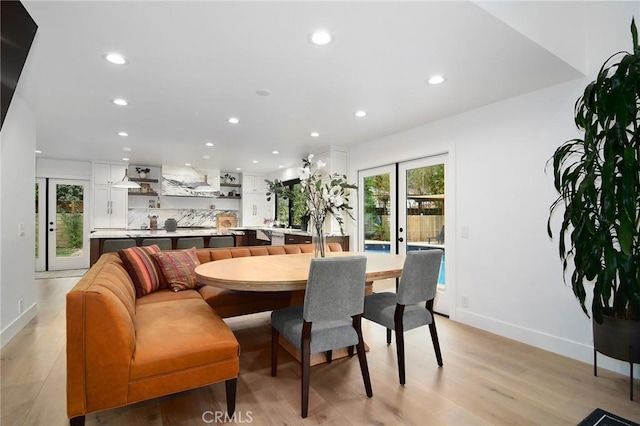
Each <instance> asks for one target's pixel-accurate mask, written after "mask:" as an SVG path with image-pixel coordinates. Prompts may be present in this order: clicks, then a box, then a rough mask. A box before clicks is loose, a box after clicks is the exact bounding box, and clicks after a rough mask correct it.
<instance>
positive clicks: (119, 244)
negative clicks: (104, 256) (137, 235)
mask: <svg viewBox="0 0 640 426" xmlns="http://www.w3.org/2000/svg"><path fill="white" fill-rule="evenodd" d="M135 245H136V240H134V239H133V238H123V239H109V240H105V241H104V243H103V244H102V253H112V252H115V251H118V250H122V249H126V248H129V247H135Z"/></svg>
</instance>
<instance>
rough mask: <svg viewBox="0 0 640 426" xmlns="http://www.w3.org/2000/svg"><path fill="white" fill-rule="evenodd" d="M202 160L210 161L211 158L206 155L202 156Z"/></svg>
mask: <svg viewBox="0 0 640 426" xmlns="http://www.w3.org/2000/svg"><path fill="white" fill-rule="evenodd" d="M202 158H203V159H205V160H208V159H210V158H211V157H210V156H208V155H206V154H205V155H203V156H202Z"/></svg>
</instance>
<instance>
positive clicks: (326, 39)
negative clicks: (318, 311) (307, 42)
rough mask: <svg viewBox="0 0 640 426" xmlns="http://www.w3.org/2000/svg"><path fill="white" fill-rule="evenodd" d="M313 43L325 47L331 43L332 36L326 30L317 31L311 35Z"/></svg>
mask: <svg viewBox="0 0 640 426" xmlns="http://www.w3.org/2000/svg"><path fill="white" fill-rule="evenodd" d="M311 42H312V43H313V44H317V45H318V46H324V45H325V44H329V43H331V34H329V33H328V32H326V31H324V30H320V31H316V32H314V33H313V34H311Z"/></svg>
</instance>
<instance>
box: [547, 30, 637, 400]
mask: <svg viewBox="0 0 640 426" xmlns="http://www.w3.org/2000/svg"><path fill="white" fill-rule="evenodd" d="M631 34H632V39H633V52H632V53H630V52H618V53H616V54H614V55H612V56H611V57H609V59H607V61H606V62H605V63H604V65H603V66H602V68H601V69H600V72H599V73H598V77H597V79H596V80H595V81H593V82H591V83H590V84H589V85H588V86H587V87H586V88H585V90H584V93H583V95H582V96H581V97H580V98H579V99H578V101H577V102H576V105H575V123H576V125H577V126H578V129H579V130H580V131H581V133H583V137H582V138H577V139H572V140H569V141H567V142H565V143H564V144H563V145H561V146H560V147H559V148H558V149H556V151H555V153H554V154H553V157H552V161H553V174H554V185H555V188H556V189H557V190H558V192H559V194H560V195H559V197H558V199H557V200H556V201H555V202H554V203H553V205H552V206H551V214H553V211H554V210H557V209H559V208H560V207H561V206H562V207H564V213H563V219H562V224H561V227H560V235H559V251H560V258H561V260H562V261H563V270H564V272H567V271H569V270H570V271H571V286H572V288H573V292H574V294H575V296H576V297H577V299H578V301H579V302H580V305H581V306H582V309H583V311H584V312H585V313H586V314H587V315H589V310H588V309H587V307H586V306H585V302H586V300H587V290H586V288H587V287H589V286H592V287H593V299H592V303H591V315H592V317H593V321H592V322H593V333H594V349H595V350H596V351H598V352H601V353H603V354H605V355H608V356H611V357H613V358H616V359H619V360H624V361H627V362H629V363H631V368H633V363H637V362H640V235H639V234H640V233H639V227H640V45H638V32H637V29H636V25H635V22H634V21H633V20H632V21H631ZM550 161H551V160H550ZM551 214H550V217H549V220H551ZM547 228H548V233H549V236H552V230H551V225H550V222H549V223H548V226H547ZM594 357H595V352H594ZM594 363H595V358H594ZM632 371H633V370H632ZM594 372H595V368H594ZM632 380H633V379H632ZM631 399H633V381H632V382H631Z"/></svg>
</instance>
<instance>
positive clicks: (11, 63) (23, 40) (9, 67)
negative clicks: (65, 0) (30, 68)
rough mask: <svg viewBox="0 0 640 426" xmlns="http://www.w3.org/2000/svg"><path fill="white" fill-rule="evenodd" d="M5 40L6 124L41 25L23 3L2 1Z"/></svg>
mask: <svg viewBox="0 0 640 426" xmlns="http://www.w3.org/2000/svg"><path fill="white" fill-rule="evenodd" d="M0 17H1V21H2V22H1V26H0V33H2V40H1V43H0V56H1V57H0V62H1V63H0V72H1V74H2V76H1V77H2V87H1V88H0V90H1V92H0V97H1V98H2V121H1V122H0V128H2V125H3V124H4V118H5V116H6V115H7V111H8V110H9V104H10V103H11V98H13V93H14V92H15V90H16V86H17V85H18V79H19V78H20V73H21V72H22V68H23V67H24V63H25V61H26V60H27V55H28V54H29V49H30V48H31V44H32V43H33V39H34V37H35V36H36V31H37V30H38V25H37V24H36V22H35V21H34V20H33V18H31V15H29V12H27V10H26V9H25V8H24V6H23V5H22V3H20V2H19V1H6V0H2V1H0Z"/></svg>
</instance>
